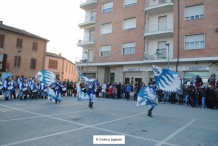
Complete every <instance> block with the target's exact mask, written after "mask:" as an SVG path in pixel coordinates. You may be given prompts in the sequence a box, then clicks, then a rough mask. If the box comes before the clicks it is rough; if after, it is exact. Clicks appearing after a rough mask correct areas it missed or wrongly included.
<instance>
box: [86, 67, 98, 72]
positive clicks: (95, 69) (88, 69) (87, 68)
mask: <svg viewBox="0 0 218 146" xmlns="http://www.w3.org/2000/svg"><path fill="white" fill-rule="evenodd" d="M83 71H85V72H86V71H89V72H91V71H92V72H95V71H97V67H83Z"/></svg>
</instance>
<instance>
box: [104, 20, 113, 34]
mask: <svg viewBox="0 0 218 146" xmlns="http://www.w3.org/2000/svg"><path fill="white" fill-rule="evenodd" d="M111 32H112V23H106V24H102V26H101V34H107V33H111Z"/></svg>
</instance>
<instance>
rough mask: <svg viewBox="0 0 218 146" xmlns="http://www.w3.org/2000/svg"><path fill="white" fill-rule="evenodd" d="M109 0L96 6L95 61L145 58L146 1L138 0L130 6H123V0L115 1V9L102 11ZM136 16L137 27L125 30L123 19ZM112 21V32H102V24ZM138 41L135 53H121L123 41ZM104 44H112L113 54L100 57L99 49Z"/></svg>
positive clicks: (102, 1)
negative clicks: (103, 5)
mask: <svg viewBox="0 0 218 146" xmlns="http://www.w3.org/2000/svg"><path fill="white" fill-rule="evenodd" d="M108 1H109V0H101V1H98V3H97V8H96V17H97V19H96V25H95V45H94V62H117V61H135V60H143V54H144V48H145V47H144V37H143V34H144V25H145V12H144V7H145V1H144V0H138V1H137V5H135V6H131V7H128V8H124V7H123V0H116V1H113V11H112V12H108V13H102V4H103V3H105V2H108ZM132 17H136V29H132V30H127V31H123V20H124V19H127V18H132ZM108 22H112V33H111V34H100V33H101V25H102V24H104V23H108ZM134 41H135V42H136V51H135V54H131V55H121V49H122V43H125V42H134ZM102 45H111V55H110V56H107V57H99V49H100V46H102Z"/></svg>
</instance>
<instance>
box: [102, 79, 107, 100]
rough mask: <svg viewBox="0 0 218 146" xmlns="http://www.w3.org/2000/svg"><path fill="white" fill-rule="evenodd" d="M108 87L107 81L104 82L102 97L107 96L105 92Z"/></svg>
mask: <svg viewBox="0 0 218 146" xmlns="http://www.w3.org/2000/svg"><path fill="white" fill-rule="evenodd" d="M106 89H107V85H106V83H105V82H104V83H103V84H102V86H101V92H102V97H103V98H105V92H106Z"/></svg>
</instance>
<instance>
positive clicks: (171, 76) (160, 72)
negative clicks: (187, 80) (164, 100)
mask: <svg viewBox="0 0 218 146" xmlns="http://www.w3.org/2000/svg"><path fill="white" fill-rule="evenodd" d="M152 69H153V72H154V78H155V84H156V86H157V88H159V89H161V90H163V91H165V92H169V93H170V92H177V93H182V89H183V88H182V78H181V77H180V76H179V75H178V73H177V72H174V71H172V70H169V69H165V68H160V67H157V66H154V65H152Z"/></svg>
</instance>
